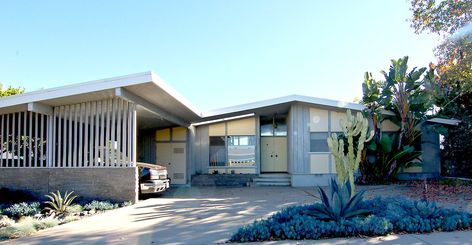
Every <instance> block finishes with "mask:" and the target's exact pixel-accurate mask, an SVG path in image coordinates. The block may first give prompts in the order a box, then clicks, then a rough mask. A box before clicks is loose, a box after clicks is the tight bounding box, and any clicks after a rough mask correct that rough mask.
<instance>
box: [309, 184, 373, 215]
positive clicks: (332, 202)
mask: <svg viewBox="0 0 472 245" xmlns="http://www.w3.org/2000/svg"><path fill="white" fill-rule="evenodd" d="M328 189H329V191H328V193H326V192H325V191H324V190H323V189H322V188H321V187H318V192H319V194H320V198H321V204H320V205H315V206H313V208H312V209H310V210H308V211H306V214H307V215H310V216H313V217H315V218H317V219H320V220H325V221H326V220H333V221H337V222H339V221H341V220H346V219H351V218H354V217H356V216H360V215H366V214H368V213H369V212H370V210H368V209H365V208H362V207H361V203H362V199H363V195H364V192H365V191H364V190H362V191H360V192H358V193H356V194H354V192H353V189H352V186H351V183H350V182H349V180H346V181H345V182H343V183H341V184H339V183H338V182H337V181H336V179H334V178H332V179H331V182H330V185H329V186H328Z"/></svg>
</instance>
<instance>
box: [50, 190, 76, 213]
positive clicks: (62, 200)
mask: <svg viewBox="0 0 472 245" xmlns="http://www.w3.org/2000/svg"><path fill="white" fill-rule="evenodd" d="M72 193H74V192H73V191H71V192H67V191H66V192H65V193H64V196H62V195H61V193H60V192H59V191H57V193H54V192H51V193H50V195H45V196H46V197H47V198H48V199H49V200H50V201H46V202H44V203H45V204H47V205H49V206H48V207H46V208H44V209H45V210H47V211H50V212H53V213H55V214H65V213H67V211H68V209H69V208H70V206H71V204H72V202H73V201H74V199H75V198H77V196H73V195H72Z"/></svg>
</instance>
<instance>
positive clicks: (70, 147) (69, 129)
mask: <svg viewBox="0 0 472 245" xmlns="http://www.w3.org/2000/svg"><path fill="white" fill-rule="evenodd" d="M66 108H67V109H68V113H67V114H68V116H69V128H68V129H67V132H68V136H67V137H68V138H69V144H68V148H69V151H68V153H67V166H68V167H71V166H72V138H73V132H72V106H68V107H66Z"/></svg>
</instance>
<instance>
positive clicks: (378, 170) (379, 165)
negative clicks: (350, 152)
mask: <svg viewBox="0 0 472 245" xmlns="http://www.w3.org/2000/svg"><path fill="white" fill-rule="evenodd" d="M407 63H408V57H403V58H400V59H398V60H392V65H391V66H390V68H389V70H388V71H387V72H385V71H382V74H383V75H384V78H385V79H384V80H380V81H377V80H375V79H373V77H372V75H371V74H370V73H366V75H365V79H364V84H363V85H362V88H363V94H364V95H363V98H362V103H363V104H364V105H365V106H366V110H365V111H364V114H365V115H367V116H368V117H369V118H370V119H371V120H372V122H373V124H374V130H375V133H376V137H375V138H374V140H373V141H372V143H371V144H369V147H368V151H367V153H366V154H365V155H364V156H365V157H364V161H362V163H361V166H360V170H361V180H362V181H363V182H367V183H372V182H370V180H375V181H374V182H385V181H391V180H393V179H395V178H396V176H397V175H398V173H399V172H400V170H401V169H403V168H406V167H408V166H410V165H411V164H412V163H415V164H418V162H420V161H419V159H418V156H419V152H418V150H419V149H417V148H415V145H416V144H417V142H418V140H419V139H420V138H421V126H422V124H423V122H424V121H425V120H426V118H427V116H426V115H427V112H428V111H429V110H430V109H431V108H432V102H433V95H432V94H431V93H430V92H429V91H430V90H428V89H426V88H427V87H428V86H429V84H431V81H430V80H431V79H432V77H431V76H430V75H431V70H430V71H429V72H425V71H426V68H420V69H417V68H416V67H415V68H413V69H411V70H410V71H408V64H407ZM386 111H390V112H391V113H390V114H391V115H386V113H385V112H386ZM386 116H388V118H387V117H386ZM387 119H388V120H390V121H391V122H392V123H394V124H396V125H397V126H398V128H399V130H398V131H397V132H396V134H397V136H395V139H392V138H390V137H389V136H388V137H386V136H384V133H383V132H382V122H383V121H385V120H387ZM367 160H369V161H367ZM372 175H374V176H383V177H382V178H370V177H371V176H372ZM379 180H380V181H379Z"/></svg>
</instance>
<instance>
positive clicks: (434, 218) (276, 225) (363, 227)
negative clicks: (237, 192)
mask: <svg viewBox="0 0 472 245" xmlns="http://www.w3.org/2000/svg"><path fill="white" fill-rule="evenodd" d="M317 206H318V208H319V206H321V204H320V203H315V204H311V205H303V206H292V207H288V208H285V209H283V210H282V211H280V212H278V213H276V214H274V215H272V216H270V217H269V218H267V219H262V220H257V221H255V222H254V223H252V224H249V225H246V226H243V227H241V228H240V229H239V230H238V231H237V232H236V233H235V234H233V236H232V237H231V239H230V241H231V242H253V241H269V240H285V239H290V240H303V239H323V238H334V237H362V236H380V235H387V234H392V233H396V234H399V233H400V234H401V233H425V232H433V231H454V230H467V229H471V227H472V214H470V213H467V212H461V211H456V210H452V209H446V208H439V207H437V206H436V204H435V203H434V202H428V201H414V200H411V199H406V198H374V199H371V200H366V201H363V202H361V203H360V205H359V208H360V209H369V210H371V212H370V213H369V214H368V215H364V216H356V217H353V218H351V219H343V220H340V221H333V220H330V221H326V220H320V219H318V218H316V217H313V216H310V215H308V214H307V213H309V212H311V211H313V210H316V209H317Z"/></svg>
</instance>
